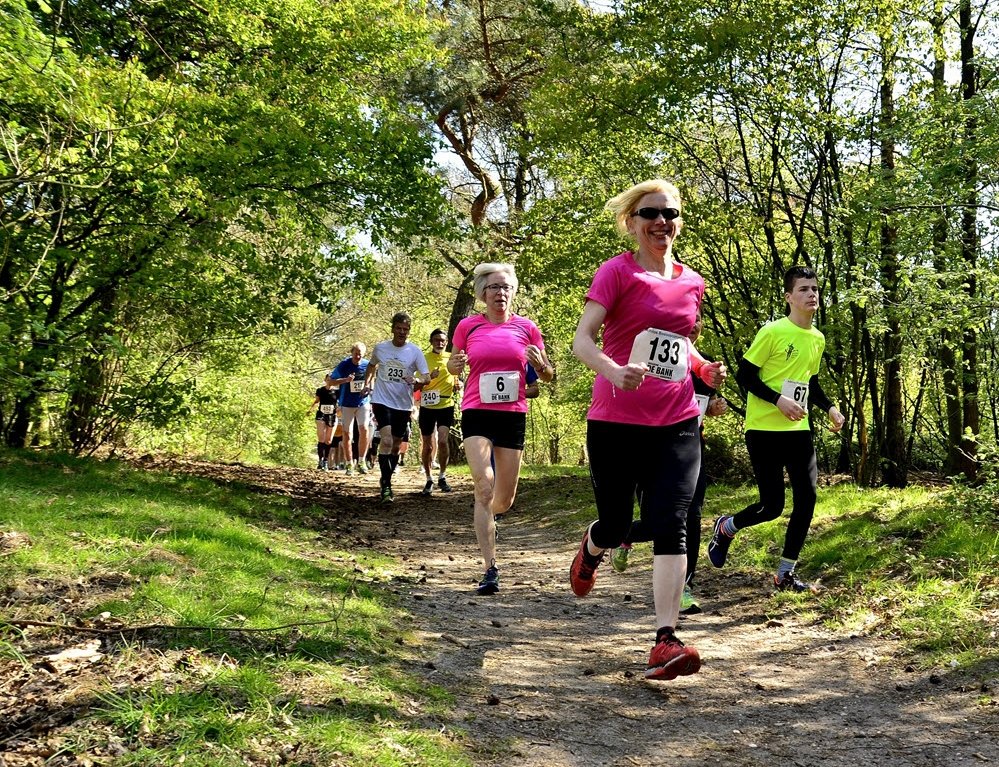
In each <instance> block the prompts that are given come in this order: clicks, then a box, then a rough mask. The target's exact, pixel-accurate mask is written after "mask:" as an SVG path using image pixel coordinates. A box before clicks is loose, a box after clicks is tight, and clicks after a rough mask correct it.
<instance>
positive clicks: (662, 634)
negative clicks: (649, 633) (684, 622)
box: [656, 626, 674, 644]
mask: <svg viewBox="0 0 999 767" xmlns="http://www.w3.org/2000/svg"><path fill="white" fill-rule="evenodd" d="M671 636H674V632H673V627H672V626H663V627H662V628H661V629H659V630H658V631H657V632H656V644H659V643H660V642H662V641H663V640H664V639H669V638H670V637H671Z"/></svg>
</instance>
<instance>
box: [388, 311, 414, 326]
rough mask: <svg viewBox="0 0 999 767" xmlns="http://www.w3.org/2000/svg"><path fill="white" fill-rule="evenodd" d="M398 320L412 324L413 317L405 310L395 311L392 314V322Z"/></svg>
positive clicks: (394, 322)
mask: <svg viewBox="0 0 999 767" xmlns="http://www.w3.org/2000/svg"><path fill="white" fill-rule="evenodd" d="M398 322H405V323H406V324H407V325H412V324H413V318H412V317H410V316H409V315H408V314H406V312H396V313H395V314H393V315H392V324H393V325H395V324H396V323H398Z"/></svg>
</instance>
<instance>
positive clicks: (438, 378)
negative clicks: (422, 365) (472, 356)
mask: <svg viewBox="0 0 999 767" xmlns="http://www.w3.org/2000/svg"><path fill="white" fill-rule="evenodd" d="M446 346H447V333H445V332H444V331H443V330H441V329H440V328H437V329H436V330H434V331H433V332H432V333H431V334H430V351H429V352H428V353H427V355H426V357H427V366H428V367H429V368H430V380H429V381H427V382H426V383H424V384H423V386H422V388H421V389H420V416H419V424H420V435H421V437H422V439H421V440H420V442H421V448H420V460H421V461H422V463H423V471H424V473H425V474H426V475H427V484H426V485H424V486H423V494H424V495H430V493H431V492H433V489H434V480H433V477H432V476H431V471H432V468H431V463H432V461H433V456H434V443H435V442H436V444H437V463H438V464H439V465H440V475H439V476H438V478H437V487H439V488H440V490H441V492H442V493H450V492H451V486H450V485H449V484H448V483H447V464H448V460H449V459H450V458H451V451H450V445H449V444H448V435H449V434H450V433H451V426H453V425H454V400H455V395H456V394H457V393H458V391H459V390H460V385H461V382H460V380H459V379H458V378H457V376H455V375H453V374H452V373H450V372H449V371H448V369H447V361H448V359H450V357H451V352H446V351H444V348H445V347H446Z"/></svg>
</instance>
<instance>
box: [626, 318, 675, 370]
mask: <svg viewBox="0 0 999 767" xmlns="http://www.w3.org/2000/svg"><path fill="white" fill-rule="evenodd" d="M689 361H690V354H689V352H688V348H687V339H686V338H684V337H683V336H680V335H677V334H676V333H670V332H669V331H668V330H657V329H656V328H649V329H648V330H644V331H642V332H641V333H639V334H638V335H637V336H635V342H634V343H633V344H632V346H631V356H630V357H629V358H628V362H630V363H632V364H636V365H641V364H645V366H646V367H647V368H648V369H649V372H648V374H647V375H650V376H652V377H653V378H660V379H662V380H663V381H683V380H684V379H686V377H687V376H688V375H689V367H688V364H689Z"/></svg>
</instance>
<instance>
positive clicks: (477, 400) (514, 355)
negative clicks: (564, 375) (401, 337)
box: [451, 314, 545, 413]
mask: <svg viewBox="0 0 999 767" xmlns="http://www.w3.org/2000/svg"><path fill="white" fill-rule="evenodd" d="M451 341H452V350H453V351H452V353H454V352H460V351H463V352H466V353H467V354H468V381H467V383H466V384H465V394H464V396H463V397H462V399H461V409H462V410H504V411H509V412H513V413H526V412H527V399H526V398H525V397H524V388H525V386H526V384H525V381H524V379H525V377H526V375H527V354H526V353H525V351H524V349H525V348H526V347H527V345H528V344H534V345H535V346H537V347H538V348H539V349H544V348H545V342H544V341H543V340H542V338H541V331H540V330H538V326H537V325H535V324H534V323H533V322H531V321H530V320H529V319H527V318H526V317H520V316H518V315H516V314H514V315H512V316H511V317H510V319H509V320H507V321H506V322H504V323H501V324H499V325H494V324H493V323H492V322H490V321H489V320H488V319H487V318H486V316H485V315H484V314H476V315H474V316H472V317H466V318H465V319H463V320H462V321H461V322H459V323H458V327H456V328H455V329H454V336H452V339H451ZM514 372H516V373H518V374H519V376H518V378H517V383H516V387H515V388H516V390H517V391H516V394H514V393H513V389H512V388H511V382H512V380H513V379H512V377H510V376H498V375H497V374H498V373H514ZM480 384H481V385H482V388H481V389H480ZM482 394H484V395H485V399H486V400H487V401H485V402H483V401H482V400H483V396H482ZM504 398H509V399H510V400H511V401H506V402H504V401H498V400H502V399H504Z"/></svg>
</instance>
